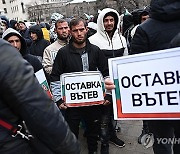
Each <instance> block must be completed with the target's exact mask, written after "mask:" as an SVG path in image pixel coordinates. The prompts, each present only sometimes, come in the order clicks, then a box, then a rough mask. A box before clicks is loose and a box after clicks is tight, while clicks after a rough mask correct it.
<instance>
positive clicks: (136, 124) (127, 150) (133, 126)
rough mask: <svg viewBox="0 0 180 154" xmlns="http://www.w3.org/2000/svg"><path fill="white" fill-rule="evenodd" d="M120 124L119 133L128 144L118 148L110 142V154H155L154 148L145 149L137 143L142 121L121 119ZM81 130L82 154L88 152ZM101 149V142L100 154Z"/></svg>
mask: <svg viewBox="0 0 180 154" xmlns="http://www.w3.org/2000/svg"><path fill="white" fill-rule="evenodd" d="M118 125H119V126H120V127H121V132H118V133H117V135H118V137H119V138H120V139H122V140H123V141H124V142H125V144H126V146H125V147H124V148H118V147H116V146H114V145H112V144H110V152H109V153H110V154H153V151H152V148H148V149H145V148H144V147H143V146H142V145H140V144H138V143H137V138H138V136H139V135H140V133H141V128H142V121H120V122H118ZM80 132H81V133H80V136H79V140H80V142H81V154H88V151H87V144H86V138H84V137H83V136H82V132H83V131H82V129H81V130H80ZM99 150H100V144H99V149H98V154H100V152H99Z"/></svg>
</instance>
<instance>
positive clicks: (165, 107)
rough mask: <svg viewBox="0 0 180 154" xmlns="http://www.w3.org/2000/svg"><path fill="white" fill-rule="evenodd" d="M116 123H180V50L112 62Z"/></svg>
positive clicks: (132, 56) (145, 54)
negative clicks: (158, 121) (159, 121)
mask: <svg viewBox="0 0 180 154" xmlns="http://www.w3.org/2000/svg"><path fill="white" fill-rule="evenodd" d="M109 70H110V77H111V80H113V81H114V83H115V86H116V89H115V90H113V91H112V95H113V108H114V118H115V119H180V48H174V49H167V50H161V51H156V52H151V53H143V54H137V55H131V56H125V57H119V58H112V59H109Z"/></svg>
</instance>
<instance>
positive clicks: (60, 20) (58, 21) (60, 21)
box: [55, 19, 68, 28]
mask: <svg viewBox="0 0 180 154" xmlns="http://www.w3.org/2000/svg"><path fill="white" fill-rule="evenodd" d="M63 22H67V21H66V20H65V19H58V20H56V22H55V28H57V24H58V23H63ZM67 23H68V22H67Z"/></svg>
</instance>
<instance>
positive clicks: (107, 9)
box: [97, 8, 120, 35]
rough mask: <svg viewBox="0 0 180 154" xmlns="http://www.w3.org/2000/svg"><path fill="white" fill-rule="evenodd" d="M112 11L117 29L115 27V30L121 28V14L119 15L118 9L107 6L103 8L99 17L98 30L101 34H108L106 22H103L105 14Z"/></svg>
mask: <svg viewBox="0 0 180 154" xmlns="http://www.w3.org/2000/svg"><path fill="white" fill-rule="evenodd" d="M110 12H112V13H113V15H114V19H115V29H114V31H115V32H116V31H117V30H118V29H119V27H120V16H119V13H118V12H117V11H116V10H114V9H111V8H105V9H103V10H102V11H101V12H100V13H99V15H98V19H97V32H98V33H100V34H101V35H106V34H105V28H104V24H103V19H104V16H105V15H106V14H107V13H110Z"/></svg>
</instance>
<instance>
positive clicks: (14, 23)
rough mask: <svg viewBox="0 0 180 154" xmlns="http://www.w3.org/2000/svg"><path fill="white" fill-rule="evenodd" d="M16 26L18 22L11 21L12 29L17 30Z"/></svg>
mask: <svg viewBox="0 0 180 154" xmlns="http://www.w3.org/2000/svg"><path fill="white" fill-rule="evenodd" d="M16 24H17V21H16V20H10V28H13V29H15V30H16V27H15V25H16Z"/></svg>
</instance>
